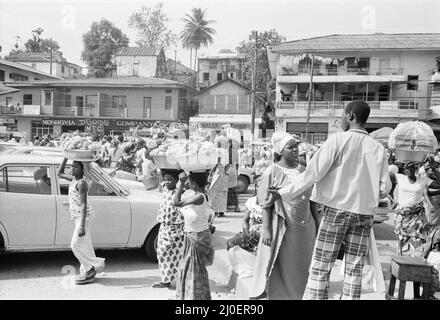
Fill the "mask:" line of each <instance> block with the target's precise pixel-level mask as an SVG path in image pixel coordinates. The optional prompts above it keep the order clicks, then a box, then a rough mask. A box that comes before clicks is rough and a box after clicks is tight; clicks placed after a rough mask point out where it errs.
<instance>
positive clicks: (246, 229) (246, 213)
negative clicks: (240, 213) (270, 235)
mask: <svg viewBox="0 0 440 320" xmlns="http://www.w3.org/2000/svg"><path fill="white" fill-rule="evenodd" d="M250 219H251V212H250V211H249V209H248V208H246V210H245V211H244V217H243V223H242V225H243V232H244V233H246V234H249V220H250Z"/></svg>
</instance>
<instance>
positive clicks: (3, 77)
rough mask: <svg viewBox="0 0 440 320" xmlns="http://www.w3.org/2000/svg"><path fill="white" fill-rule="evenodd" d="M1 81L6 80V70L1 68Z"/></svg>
mask: <svg viewBox="0 0 440 320" xmlns="http://www.w3.org/2000/svg"><path fill="white" fill-rule="evenodd" d="M0 81H5V71H4V70H0Z"/></svg>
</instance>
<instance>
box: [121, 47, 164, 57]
mask: <svg viewBox="0 0 440 320" xmlns="http://www.w3.org/2000/svg"><path fill="white" fill-rule="evenodd" d="M157 55H159V50H156V49H153V48H141V47H126V48H122V49H121V50H119V52H118V53H117V54H116V56H157Z"/></svg>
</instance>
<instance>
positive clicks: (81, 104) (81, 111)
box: [76, 97, 84, 116]
mask: <svg viewBox="0 0 440 320" xmlns="http://www.w3.org/2000/svg"><path fill="white" fill-rule="evenodd" d="M76 106H77V108H78V116H83V115H84V97H76Z"/></svg>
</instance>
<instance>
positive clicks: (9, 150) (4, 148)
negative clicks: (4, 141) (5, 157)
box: [0, 146, 17, 154]
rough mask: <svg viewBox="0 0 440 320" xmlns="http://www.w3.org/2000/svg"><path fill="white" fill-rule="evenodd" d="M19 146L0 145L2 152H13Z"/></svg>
mask: <svg viewBox="0 0 440 320" xmlns="http://www.w3.org/2000/svg"><path fill="white" fill-rule="evenodd" d="M16 150H17V148H16V147H13V146H0V153H1V154H11V153H14V151H16Z"/></svg>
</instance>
